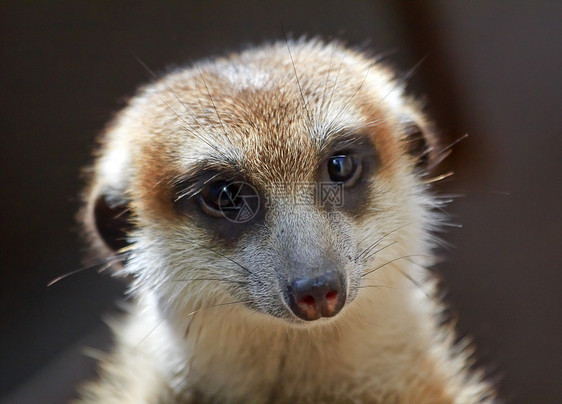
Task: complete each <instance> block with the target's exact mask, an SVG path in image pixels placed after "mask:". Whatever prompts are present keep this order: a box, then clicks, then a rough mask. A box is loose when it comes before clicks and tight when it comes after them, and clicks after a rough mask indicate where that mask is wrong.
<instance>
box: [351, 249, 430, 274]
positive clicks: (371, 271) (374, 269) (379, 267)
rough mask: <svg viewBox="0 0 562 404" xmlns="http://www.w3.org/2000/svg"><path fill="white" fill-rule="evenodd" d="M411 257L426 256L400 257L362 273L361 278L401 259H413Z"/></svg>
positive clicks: (419, 255)
mask: <svg viewBox="0 0 562 404" xmlns="http://www.w3.org/2000/svg"><path fill="white" fill-rule="evenodd" d="M413 257H426V256H425V255H421V254H412V255H404V256H402V257H398V258H394V259H393V260H390V261H387V262H386V263H384V264H382V265H379V266H378V267H376V268H373V269H370V270H368V271H367V272H364V273H363V274H362V275H361V277H363V276H367V275H369V274H371V273H373V272H375V271H378V270H379V269H381V268H383V267H385V266H387V265H389V264H392V263H393V262H396V261H398V260H403V259H406V258H413Z"/></svg>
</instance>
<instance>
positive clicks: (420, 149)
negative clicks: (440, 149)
mask: <svg viewBox="0 0 562 404" xmlns="http://www.w3.org/2000/svg"><path fill="white" fill-rule="evenodd" d="M400 125H401V131H402V138H403V141H404V143H405V149H406V151H407V153H408V154H409V155H410V156H412V157H413V158H414V159H415V167H416V168H417V169H419V170H420V171H422V172H423V173H426V172H429V171H431V170H432V169H433V168H434V167H435V165H436V164H437V163H438V162H437V161H436V154H437V153H436V150H437V141H436V138H435V135H434V133H433V128H432V125H431V124H429V123H427V122H426V121H425V119H424V118H423V117H421V116H415V115H404V116H401V117H400Z"/></svg>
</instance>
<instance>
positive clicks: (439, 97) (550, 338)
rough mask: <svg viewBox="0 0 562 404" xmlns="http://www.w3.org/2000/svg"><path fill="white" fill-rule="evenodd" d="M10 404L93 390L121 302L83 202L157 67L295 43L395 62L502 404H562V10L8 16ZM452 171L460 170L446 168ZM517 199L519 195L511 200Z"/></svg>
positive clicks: (275, 6)
mask: <svg viewBox="0 0 562 404" xmlns="http://www.w3.org/2000/svg"><path fill="white" fill-rule="evenodd" d="M0 15H1V21H0V32H1V48H0V77H1V80H2V87H1V90H0V103H1V104H0V105H1V110H0V116H1V119H0V153H1V157H0V164H1V172H0V175H1V180H2V187H1V190H2V197H1V198H0V218H1V227H0V230H1V236H2V239H1V241H2V242H1V247H0V254H1V261H0V264H1V267H0V270H1V277H0V292H1V295H0V324H1V333H0V358H1V359H0V366H1V368H0V398H3V400H4V402H6V403H56V402H63V401H65V400H66V399H68V398H69V397H71V396H72V394H73V388H74V386H75V384H76V383H77V382H78V381H79V380H81V379H83V378H84V377H88V376H90V375H92V374H93V373H92V372H93V370H92V369H93V363H92V362H91V361H89V360H87V359H85V358H84V357H83V356H81V354H80V350H81V347H82V346H83V345H85V344H86V345H90V346H95V347H104V346H106V344H107V341H108V333H107V331H106V330H105V328H104V325H103V324H102V321H101V317H102V315H103V314H104V313H112V312H115V310H116V308H115V302H116V301H118V300H119V296H120V294H121V292H122V290H123V285H121V284H120V283H119V282H118V281H116V280H115V279H112V278H110V277H109V276H108V275H99V274H97V273H96V272H95V270H86V271H83V272H81V273H79V274H76V275H74V276H71V277H69V278H68V279H66V280H64V281H61V282H60V283H58V284H56V285H54V286H52V287H50V288H47V287H46V284H47V282H48V281H49V280H51V279H53V278H55V277H56V276H58V275H60V274H63V273H66V272H69V271H71V270H74V269H77V268H79V267H80V266H81V261H80V257H81V247H82V245H81V243H80V241H79V239H78V236H77V232H76V229H75V227H76V226H75V222H74V215H75V212H76V211H77V209H78V201H77V195H78V193H79V190H80V188H81V187H82V185H83V183H82V181H81V179H80V177H79V172H80V169H81V167H84V166H85V165H87V164H88V163H89V162H90V161H91V159H90V153H91V150H92V148H93V145H94V139H95V137H96V135H97V134H98V133H99V132H100V130H101V129H102V128H103V126H104V124H105V123H106V122H107V121H108V120H109V119H110V118H111V116H112V114H113V113H114V112H115V111H116V110H118V109H119V108H120V107H121V106H123V105H124V101H125V100H126V97H127V96H130V95H132V94H133V92H134V90H135V88H136V87H137V86H138V85H139V84H141V83H143V82H146V81H148V80H149V74H148V73H147V72H146V71H145V70H144V69H143V68H142V67H141V66H140V65H139V63H138V62H137V61H136V60H135V57H134V56H133V55H136V56H138V57H139V58H140V59H142V60H143V61H144V62H145V63H146V64H147V65H148V66H150V67H151V68H152V69H153V70H156V71H162V70H164V69H165V68H167V67H170V66H171V65H172V64H182V63H188V62H190V61H191V60H193V59H196V58H200V57H204V56H209V55H213V54H217V53H222V52H224V51H225V50H236V49H239V48H240V46H241V45H245V44H249V43H260V42H262V41H264V40H271V39H281V38H282V31H281V27H280V22H282V23H283V25H284V27H285V30H286V31H287V32H289V33H292V35H293V36H300V35H301V34H309V35H317V34H318V35H321V36H323V37H324V38H326V39H330V38H340V39H344V40H345V41H346V42H347V43H349V44H351V45H362V46H365V47H366V48H367V49H370V50H372V51H374V52H377V53H387V52H389V56H387V58H386V61H387V63H390V64H391V65H393V66H395V67H396V68H397V69H398V71H400V72H406V71H407V70H409V69H410V68H411V67H412V66H413V65H415V64H416V63H417V62H418V61H420V60H421V59H422V58H424V57H425V61H424V62H423V63H422V65H421V67H420V68H419V69H418V71H417V73H416V74H415V76H414V77H413V78H412V79H411V80H410V82H411V85H410V87H409V89H410V91H411V92H413V93H414V94H416V95H418V96H422V95H427V97H426V98H425V99H426V101H427V104H428V107H429V110H430V112H431V113H432V114H433V116H434V117H435V118H436V121H437V122H438V125H439V127H440V129H441V132H442V136H443V138H444V139H445V141H446V142H452V141H454V140H455V139H457V138H459V137H460V136H462V135H463V134H464V133H468V134H469V135H470V137H469V138H468V139H467V140H464V141H462V142H461V143H460V144H459V145H458V146H456V147H455V149H454V153H453V155H452V157H451V158H450V159H449V161H448V162H447V165H448V166H449V167H451V168H453V169H454V170H455V173H456V174H455V177H454V178H453V179H452V180H451V181H448V182H447V183H445V184H443V185H441V191H442V192H446V193H449V192H453V193H460V194H464V197H462V198H458V199H457V200H456V201H455V202H454V203H453V204H452V205H451V207H450V209H449V212H450V213H451V215H452V216H453V218H454V221H456V222H458V223H462V224H463V226H464V227H463V228H461V229H456V228H451V229H447V231H448V232H447V233H445V234H444V235H443V236H444V238H445V239H446V240H447V241H448V242H449V243H450V244H451V245H452V248H450V249H448V250H445V251H441V252H440V253H441V255H443V256H444V257H445V258H446V259H445V261H444V262H443V263H442V264H440V265H439V266H438V268H436V270H437V271H438V272H439V273H440V274H441V276H442V278H443V279H444V289H445V291H446V300H447V302H449V303H450V305H451V307H452V312H453V313H454V314H455V315H457V316H458V317H459V322H458V325H459V331H460V333H461V335H470V336H472V337H473V339H474V340H475V342H476V345H477V346H478V355H477V358H478V361H479V363H480V364H481V365H482V366H484V368H485V369H486V370H487V372H488V373H489V374H490V376H491V377H492V378H494V380H497V381H498V383H499V386H500V391H501V393H502V396H503V397H504V399H505V401H507V402H512V403H560V402H562V383H561V382H560V380H562V378H561V364H562V316H561V314H562V298H561V297H560V290H561V286H560V285H561V283H562V271H561V270H562V252H561V251H562V243H561V241H562V237H561V236H562V231H561V229H560V227H561V225H562V220H561V219H562V214H561V205H562V110H561V107H562V102H561V101H562V78H561V77H560V75H561V72H562V52H561V44H562V24H561V21H562V3H561V2H559V1H509V2H508V1H501V0H498V1H454V0H449V1H446V0H443V1H431V2H430V1H405V0H399V1H398V0H397V1H378V2H368V1H320V0H318V1H307V2H299V1H282V0H279V1H277V2H269V1H241V2H230V1H207V2H195V1H186V2H179V1H175V2H171V1H169V2H155V1H134V2H133V1H122V2H93V1H92V2H85V1H53V2H33V1H21V2H19V1H10V2H7V1H2V2H0ZM443 169H445V168H443ZM506 193H509V195H507V194H506Z"/></svg>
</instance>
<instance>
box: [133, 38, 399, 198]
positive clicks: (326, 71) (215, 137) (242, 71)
mask: <svg viewBox="0 0 562 404" xmlns="http://www.w3.org/2000/svg"><path fill="white" fill-rule="evenodd" d="M401 102H402V101H401V89H400V88H398V86H396V85H395V84H394V83H393V82H392V78H391V76H390V74H389V73H388V72H387V71H386V70H385V69H383V68H382V67H380V66H378V65H375V64H374V63H373V61H372V60H370V59H367V58H366V57H364V56H363V55H361V54H359V53H354V52H352V51H350V50H348V49H346V48H343V47H341V46H340V45H338V44H335V43H332V44H328V45H325V44H323V43H321V42H316V41H312V42H310V41H309V42H289V43H288V44H286V43H278V44H274V45H271V46H266V47H262V48H257V49H251V50H248V51H246V52H243V53H241V54H235V55H231V56H229V57H226V58H220V59H216V60H213V61H206V62H203V63H201V64H196V65H194V66H193V67H191V68H189V69H181V70H177V71H176V72H173V73H171V74H169V75H168V76H165V77H164V78H162V79H161V80H159V81H157V82H156V83H154V84H152V85H149V86H147V87H145V88H144V89H143V90H142V91H141V93H140V94H139V95H138V96H137V97H135V98H134V99H133V100H132V101H131V107H130V108H128V109H127V110H126V111H125V112H124V113H123V116H122V120H127V121H128V123H127V125H126V126H127V127H128V128H129V130H133V131H135V133H134V141H132V142H131V147H130V151H129V152H130V159H129V160H128V163H131V164H132V166H133V167H135V168H134V169H133V173H132V175H134V176H135V175H138V176H139V177H138V178H137V180H136V181H135V182H136V185H137V189H138V185H139V183H141V184H143V183H144V184H145V187H141V189H142V188H144V191H141V192H146V190H147V189H149V188H150V187H154V186H155V184H157V183H159V182H162V181H165V180H169V179H171V178H177V177H179V176H183V175H185V173H188V172H190V169H191V168H192V167H193V165H194V163H197V162H199V163H201V162H205V163H207V164H209V165H210V166H213V165H224V164H235V165H236V167H237V168H238V169H239V170H240V171H241V172H242V174H244V175H246V176H247V178H249V179H251V180H252V181H254V182H255V183H256V184H259V185H266V184H271V183H275V182H283V181H311V180H313V175H314V173H315V171H316V169H317V166H318V157H319V156H320V155H321V153H322V152H323V151H324V150H323V148H325V147H326V145H327V144H329V141H330V140H333V138H334V137H338V136H344V135H349V134H353V133H355V132H361V134H366V135H369V136H371V138H372V140H373V143H374V144H375V145H376V147H377V149H378V151H379V154H380V155H381V159H382V160H383V162H384V161H387V162H389V161H391V159H392V155H393V154H395V152H396V149H395V148H396V140H395V139H392V137H393V135H392V133H393V130H392V128H393V126H394V125H395V124H396V122H395V119H396V117H395V116H394V114H393V113H392V112H393V109H394V108H395V106H393V104H397V103H401ZM130 136H133V135H131V134H130ZM393 149H394V150H393Z"/></svg>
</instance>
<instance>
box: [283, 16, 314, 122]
mask: <svg viewBox="0 0 562 404" xmlns="http://www.w3.org/2000/svg"><path fill="white" fill-rule="evenodd" d="M281 31H282V32H283V38H285V44H286V45H287V51H288V52H289V58H290V59H291V64H292V65H293V72H294V73H295V79H296V80H297V86H298V88H299V92H300V95H301V99H302V106H303V108H304V110H305V112H306V115H307V117H308V122H309V123H310V124H311V125H312V115H311V114H310V111H309V110H308V104H307V102H306V99H305V98H304V92H303V90H302V86H301V82H300V79H299V75H298V73H297V67H296V65H295V60H294V59H293V53H292V52H291V47H290V46H289V40H288V39H287V34H286V33H285V27H284V26H283V24H282V23H281Z"/></svg>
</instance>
